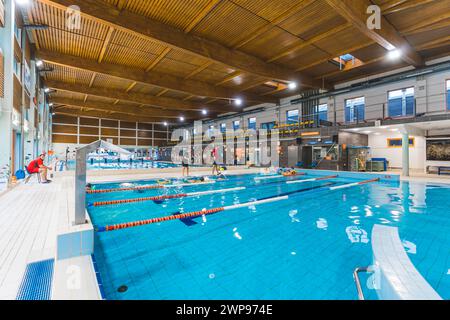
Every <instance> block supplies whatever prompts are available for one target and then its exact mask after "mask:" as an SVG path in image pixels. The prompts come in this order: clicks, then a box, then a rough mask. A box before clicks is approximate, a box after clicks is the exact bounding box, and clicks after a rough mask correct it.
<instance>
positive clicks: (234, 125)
mask: <svg viewBox="0 0 450 320" xmlns="http://www.w3.org/2000/svg"><path fill="white" fill-rule="evenodd" d="M240 126H241V124H240V122H239V120H235V121H233V130H239V127H240Z"/></svg>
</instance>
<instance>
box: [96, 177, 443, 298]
mask: <svg viewBox="0 0 450 320" xmlns="http://www.w3.org/2000/svg"><path fill="white" fill-rule="evenodd" d="M311 177H314V173H312V174H311V173H309V174H308V175H307V176H304V177H291V178H280V179H276V180H265V181H260V182H258V183H256V182H255V180H254V179H253V178H254V176H253V175H241V176H229V179H228V180H226V181H223V182H217V183H215V184H211V185H202V186H189V187H187V188H174V189H158V190H148V191H141V192H136V191H130V192H117V193H107V194H89V195H88V199H87V201H88V202H93V201H104V200H114V199H128V198H136V197H146V196H153V195H162V194H173V193H180V192H195V191H204V190H213V189H219V188H231V187H237V186H245V187H246V188H247V189H246V190H243V191H237V192H231V193H224V194H214V195H205V196H197V197H189V198H181V199H174V200H167V201H165V202H164V203H162V204H155V203H153V202H140V203H129V204H120V205H111V206H104V207H89V208H88V211H89V214H90V216H91V218H92V220H93V223H94V225H96V226H104V225H111V224H117V223H123V222H129V221H136V220H144V219H149V218H152V217H160V216H167V215H171V214H174V213H177V212H191V211H198V210H201V209H203V208H214V207H220V206H226V205H232V204H236V203H244V202H247V201H251V200H255V199H262V198H265V197H269V196H276V195H282V194H289V199H288V200H284V201H280V202H273V203H268V204H262V205H259V206H254V207H250V208H242V209H237V210H230V211H224V212H219V213H216V214H212V215H207V216H204V217H199V218H195V219H188V221H186V220H185V221H180V220H173V221H167V222H161V223H158V224H151V225H146V226H140V227H135V228H129V229H123V230H117V231H111V232H101V233H96V238H95V257H96V260H97V266H98V269H99V271H100V274H101V277H102V281H103V288H104V292H105V294H106V298H107V299H357V292H356V288H355V284H354V281H353V278H352V272H353V270H354V269H355V268H356V267H358V266H367V265H370V264H371V263H372V248H371V230H372V227H373V225H374V224H384V225H389V226H396V227H398V228H399V234H400V237H401V240H402V241H403V243H404V246H405V249H406V251H407V252H408V256H409V257H410V259H411V260H412V262H413V264H414V265H415V267H416V268H417V269H418V270H419V272H420V273H421V274H422V275H423V276H424V278H425V279H426V280H427V281H428V282H429V283H430V284H431V285H432V286H433V288H435V289H436V291H437V292H438V293H439V294H440V295H441V296H442V297H443V298H444V299H449V298H450V216H449V215H450V202H449V201H445V199H449V197H450V185H437V184H427V183H416V182H414V183H413V182H411V183H408V182H389V183H388V182H376V183H371V184H367V185H360V186H357V187H353V188H349V189H340V190H334V191H331V190H329V186H330V184H333V185H334V186H337V185H342V184H345V183H349V182H355V181H357V180H352V179H344V178H337V179H333V180H329V181H316V182H305V183H301V184H286V183H285V182H286V180H297V179H307V178H308V179H309V178H311ZM153 183H155V181H141V182H138V183H132V184H131V185H135V184H137V185H145V184H153ZM129 185H130V184H107V185H105V184H102V185H97V186H95V187H97V188H117V187H123V186H129ZM365 280H366V279H363V283H364V284H365ZM122 285H125V286H127V287H128V290H127V291H126V292H123V293H120V292H118V290H117V289H118V288H119V287H120V286H122ZM364 293H365V295H366V297H367V298H369V299H376V294H375V292H374V291H373V290H371V289H369V288H367V286H364Z"/></svg>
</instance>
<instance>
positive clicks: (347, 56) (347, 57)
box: [339, 53, 355, 62]
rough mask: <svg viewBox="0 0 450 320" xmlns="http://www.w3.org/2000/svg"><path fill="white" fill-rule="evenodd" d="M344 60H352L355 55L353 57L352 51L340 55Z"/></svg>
mask: <svg viewBox="0 0 450 320" xmlns="http://www.w3.org/2000/svg"><path fill="white" fill-rule="evenodd" d="M339 58H340V59H341V60H342V61H345V62H347V61H350V60H353V59H354V58H355V57H353V56H352V55H351V54H350V53H347V54H344V55H342V56H340V57H339Z"/></svg>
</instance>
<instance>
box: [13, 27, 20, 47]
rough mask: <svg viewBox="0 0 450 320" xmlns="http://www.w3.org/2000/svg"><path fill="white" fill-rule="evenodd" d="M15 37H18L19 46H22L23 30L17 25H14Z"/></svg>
mask: <svg viewBox="0 0 450 320" xmlns="http://www.w3.org/2000/svg"><path fill="white" fill-rule="evenodd" d="M14 35H15V36H16V39H17V42H18V43H19V46H22V29H20V28H19V27H18V26H17V23H14Z"/></svg>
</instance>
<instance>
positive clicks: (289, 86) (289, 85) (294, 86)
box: [288, 82, 297, 90]
mask: <svg viewBox="0 0 450 320" xmlns="http://www.w3.org/2000/svg"><path fill="white" fill-rule="evenodd" d="M288 88H289V89H291V90H294V89H296V88H297V83H296V82H289V84H288Z"/></svg>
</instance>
